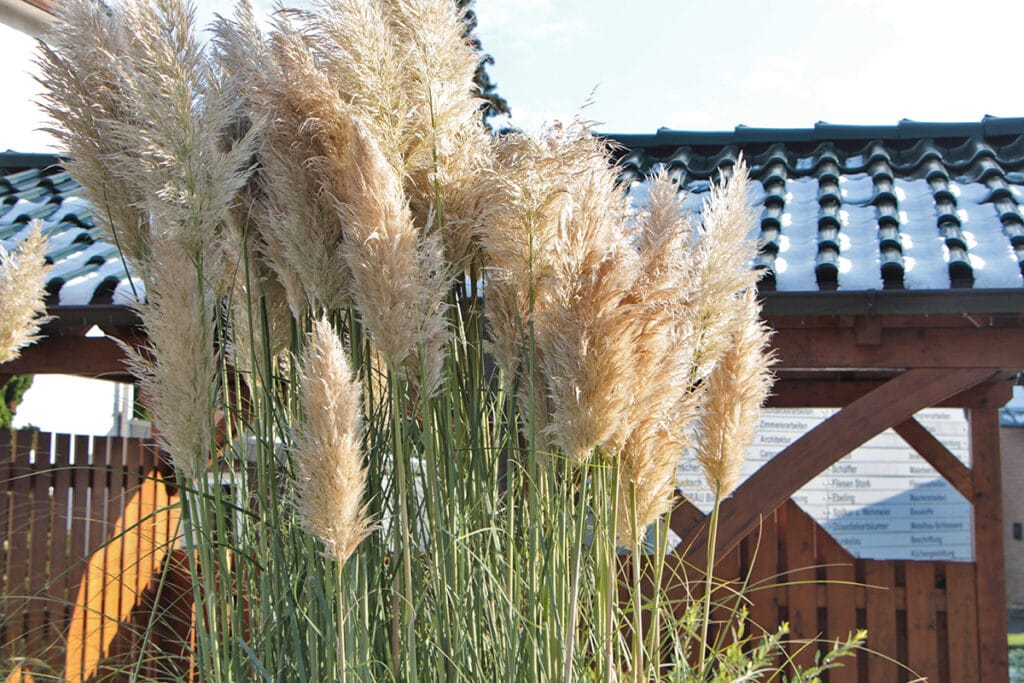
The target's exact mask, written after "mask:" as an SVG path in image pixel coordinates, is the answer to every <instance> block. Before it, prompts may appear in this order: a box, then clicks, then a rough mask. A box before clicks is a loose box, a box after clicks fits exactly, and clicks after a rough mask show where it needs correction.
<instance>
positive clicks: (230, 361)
mask: <svg viewBox="0 0 1024 683" xmlns="http://www.w3.org/2000/svg"><path fill="white" fill-rule="evenodd" d="M61 11H62V16H63V17H64V23H62V24H61V25H60V27H59V28H58V29H57V33H56V38H55V40H54V43H53V45H54V47H53V48H52V49H49V48H44V57H43V59H44V61H45V62H46V67H45V69H44V81H45V83H46V84H47V85H48V87H49V88H50V94H49V95H48V107H49V111H50V112H51V114H52V116H53V117H54V119H55V123H56V127H57V129H58V131H59V135H60V137H61V139H62V140H63V141H64V142H65V143H66V144H67V146H68V148H69V150H70V151H71V152H72V154H74V155H75V156H76V158H77V161H76V165H74V166H73V167H72V170H73V172H74V173H76V174H77V177H79V178H80V180H81V181H82V183H83V185H84V186H85V187H86V189H87V191H88V193H89V197H90V199H91V200H92V201H93V202H94V204H95V205H96V206H97V208H98V210H99V213H100V214H101V216H102V219H103V222H104V224H105V227H106V229H107V230H109V231H110V232H111V234H112V235H113V236H114V238H115V239H116V240H117V241H118V243H119V244H121V245H122V251H123V253H124V254H125V257H126V258H127V259H128V260H129V261H131V262H132V264H133V265H134V266H135V267H136V268H137V269H138V271H137V272H139V273H140V274H141V276H142V278H143V280H144V281H145V285H146V289H145V300H144V301H140V303H139V312H140V316H141V318H142V321H143V323H144V325H145V328H146V332H147V335H148V346H147V347H146V348H143V349H130V350H129V351H130V353H131V356H132V358H133V364H132V370H133V372H135V373H136V374H137V375H138V376H139V378H140V382H141V383H142V385H143V389H144V395H145V397H146V400H147V401H148V403H149V405H150V407H151V408H152V411H153V419H154V426H155V428H156V430H157V433H158V435H159V439H160V443H161V445H162V446H163V447H164V448H165V449H166V451H167V452H168V453H169V456H170V458H171V461H172V463H173V464H174V467H175V470H176V471H177V475H178V484H179V490H180V495H181V501H182V503H181V504H182V510H183V518H184V519H185V524H187V525H188V528H189V529H190V530H191V532H192V533H188V534H185V535H184V543H185V546H186V549H187V551H188V554H189V557H190V561H189V567H188V569H189V572H190V578H191V583H192V585H191V589H192V598H193V600H194V601H195V604H196V609H195V610H194V612H193V619H194V634H195V637H194V641H193V642H192V643H190V644H188V647H190V648H192V649H191V653H192V655H193V658H194V661H195V675H196V676H197V677H198V679H199V680H209V681H217V682H218V683H219V682H220V681H224V680H253V679H260V680H277V679H284V678H289V679H290V678H295V679H297V680H311V681H319V680H338V679H341V680H346V679H347V678H349V677H352V678H355V679H359V680H413V681H415V680H419V679H423V680H538V681H539V680H556V679H557V680H577V679H579V680H603V681H612V680H617V679H619V678H621V677H622V676H624V675H626V674H627V673H628V674H629V675H630V676H631V677H632V678H633V679H634V680H636V681H640V680H647V679H652V678H653V679H657V678H662V677H666V676H668V677H672V676H675V677H677V678H685V676H687V675H689V672H691V671H692V670H693V669H692V667H691V666H690V662H689V661H688V660H687V657H688V654H687V653H688V652H692V648H693V647H700V648H702V651H703V646H704V643H703V642H700V643H696V645H695V644H694V642H693V641H694V635H693V634H695V633H696V632H697V630H698V627H697V626H695V624H699V623H700V614H701V613H703V614H704V624H705V625H706V623H707V611H706V610H707V609H708V606H707V604H705V603H707V600H705V603H701V604H700V605H694V606H691V607H690V608H684V607H683V606H681V605H677V604H673V603H671V602H669V601H666V600H664V599H663V598H664V595H663V592H662V591H661V590H660V588H658V589H655V590H653V591H652V594H650V595H648V594H646V593H645V591H644V588H643V583H644V581H645V580H646V579H644V577H643V576H641V573H640V571H641V570H640V569H639V567H640V565H641V562H640V557H641V555H643V554H645V551H644V550H643V548H644V547H645V546H643V542H644V541H645V537H646V534H647V528H648V527H649V526H651V525H656V523H657V522H658V520H660V519H661V518H662V517H663V516H664V515H665V514H666V513H667V512H668V510H669V508H670V506H671V500H672V496H673V494H674V492H675V485H674V477H675V471H676V467H677V464H678V461H679V458H680V457H681V456H682V454H683V452H684V451H685V450H686V449H687V448H689V447H696V448H697V449H698V453H699V454H700V458H701V461H702V464H706V465H707V467H706V471H707V474H708V478H709V480H710V481H711V482H712V486H713V487H714V489H715V491H716V492H717V493H718V494H719V497H721V496H724V495H727V493H728V491H730V490H731V488H732V487H733V486H734V485H735V472H736V464H737V463H738V462H739V461H740V459H741V458H742V452H743V448H742V443H743V441H744V439H747V438H749V433H750V429H751V428H752V427H751V425H752V424H753V420H754V418H755V416H756V411H757V407H758V406H759V404H760V402H761V401H762V400H763V398H764V395H765V391H766V386H767V382H768V375H767V373H766V372H765V371H764V368H765V364H766V361H765V355H764V344H765V339H766V337H765V333H764V330H763V327H762V326H761V324H760V323H759V322H757V313H758V311H757V304H756V300H755V298H754V285H755V281H756V275H755V274H754V273H752V272H751V271H750V270H749V268H748V267H747V264H746V260H747V259H748V257H749V256H750V255H751V254H752V250H753V247H752V245H751V244H750V242H749V241H748V240H747V234H748V233H749V232H750V228H751V225H752V223H751V220H752V219H751V214H750V208H749V206H748V203H747V188H746V178H747V175H746V169H745V167H744V165H743V164H742V163H738V164H737V165H736V168H735V169H734V170H733V173H732V177H731V179H730V180H729V182H723V183H721V184H718V185H716V186H715V188H714V189H713V191H712V193H711V199H710V201H709V203H708V204H707V206H706V207H705V210H704V212H703V215H702V217H701V219H700V220H699V221H691V220H690V219H688V218H686V217H684V216H683V215H682V204H681V199H680V197H679V195H678V192H677V188H676V187H675V186H674V185H673V184H672V183H671V182H670V181H669V180H668V178H667V177H666V176H665V175H662V176H660V177H658V178H656V179H655V180H654V181H653V182H652V184H651V187H650V193H649V194H650V202H649V204H648V206H647V207H645V208H644V210H642V211H640V212H639V213H637V212H636V211H634V210H633V208H631V207H630V206H629V203H628V199H627V197H626V196H625V193H624V192H623V188H622V187H620V186H619V185H618V183H617V179H616V171H615V170H614V169H613V168H612V167H611V166H610V163H609V150H608V149H607V147H606V144H605V142H603V141H602V140H600V139H598V138H596V137H595V136H594V135H593V134H592V132H591V131H590V129H589V127H588V125H587V124H586V123H585V122H582V121H576V122H573V123H570V124H566V125H556V126H552V127H550V128H549V129H548V130H546V131H544V132H543V133H541V134H540V135H539V136H530V135H526V134H523V133H518V132H517V133H511V134H508V135H503V136H500V137H497V138H495V137H492V136H490V135H489V133H488V132H487V131H486V128H485V127H484V124H483V122H482V121H481V120H480V118H479V101H478V100H477V98H476V96H475V95H476V93H475V90H474V86H473V82H472V78H473V74H474V71H475V69H476V67H477V63H478V62H477V60H478V56H477V55H475V54H474V53H473V51H472V47H471V45H470V44H469V43H468V42H467V40H466V38H464V37H463V25H462V21H463V19H464V18H463V17H462V15H461V14H460V13H459V10H458V9H457V6H456V5H455V3H453V2H450V1H449V0H381V1H374V0H319V1H318V2H316V3H315V4H314V5H313V7H312V8H311V9H309V10H303V11H299V10H281V11H279V12H277V13H275V16H274V20H273V24H272V27H271V29H270V30H269V31H268V32H267V34H266V35H264V34H263V32H262V31H261V30H260V29H259V27H258V25H257V22H256V19H255V17H254V15H253V13H252V9H251V7H250V6H249V5H248V4H245V3H243V4H242V5H240V6H239V8H238V10H237V11H236V12H235V14H234V16H233V17H232V18H230V19H224V18H221V19H218V21H217V22H216V25H215V27H214V41H213V48H212V50H211V51H210V52H207V51H204V50H203V49H202V48H201V46H200V44H199V43H198V41H197V39H196V38H195V34H194V30H193V27H192V23H193V19H192V11H191V10H190V9H189V8H188V7H186V6H184V5H183V4H182V3H181V2H180V0H148V1H147V0H133V1H132V2H129V3H127V4H126V5H125V6H124V7H123V8H119V9H114V10H111V11H110V12H109V13H106V12H104V11H103V10H101V9H99V8H97V7H96V6H94V5H92V4H91V3H89V2H86V0H69V4H68V5H67V6H66V7H65V8H64V9H62V10H61ZM76 24H77V27H76ZM78 27H82V28H84V29H85V30H86V31H89V32H91V34H90V35H80V34H79V32H78V31H79V28H78ZM481 293H483V297H482V300H481V297H480V294H481ZM140 299H141V293H140ZM494 365H496V366H497V371H496V372H494V371H493V367H492V366H494ZM361 389H362V390H361ZM215 413H216V414H218V415H222V416H223V417H224V420H223V424H221V425H217V424H215V423H214V419H213V416H214V414H215ZM225 482H226V483H225ZM377 522H379V524H377ZM714 525H715V519H713V520H712V526H714ZM664 539H665V534H664V533H659V534H657V535H656V543H655V544H654V546H656V547H657V548H658V550H657V551H656V552H654V553H653V554H651V555H650V556H649V557H647V558H645V559H644V563H645V564H650V565H651V567H652V574H651V576H650V579H651V584H652V585H654V586H657V587H660V586H661V579H662V571H663V569H664V566H665V553H666V552H667V551H668V548H667V547H666V545H665V540H664ZM623 545H624V546H626V547H627V549H628V550H629V551H630V552H631V553H632V555H633V558H632V559H633V560H634V561H633V562H632V567H633V575H632V576H631V577H623V576H622V575H621V571H622V570H621V561H620V557H619V552H620V550H621V548H620V546H623ZM711 556H712V557H713V548H712V553H711ZM709 571H710V570H709ZM710 578H711V577H710V574H709V575H708V580H709V581H710ZM228 587H230V589H228ZM706 595H710V591H707V592H706ZM627 622H628V626H627ZM670 651H672V653H671V654H672V657H674V661H672V662H669V661H663V654H667V653H669V652H670ZM778 651H780V644H779V640H778V637H775V638H774V639H773V638H768V639H766V640H765V642H764V643H762V645H761V646H760V647H758V648H747V649H744V648H742V647H737V648H735V649H734V650H729V651H728V652H722V653H719V654H720V660H721V663H720V668H718V669H716V666H719V664H717V663H714V662H717V661H718V660H715V659H714V657H713V658H712V662H713V665H709V666H707V667H704V666H703V665H702V667H701V670H700V672H699V676H698V678H699V680H705V679H709V680H710V679H715V680H717V679H716V678H715V676H718V675H719V674H721V673H722V672H724V671H733V670H744V669H743V664H744V662H747V661H750V662H755V663H756V665H757V666H758V667H762V668H764V667H765V666H766V665H765V662H767V661H768V659H769V658H770V656H771V654H772V653H775V652H778ZM747 653H750V654H747ZM765 670H767V669H765ZM184 675H185V674H183V676H184Z"/></svg>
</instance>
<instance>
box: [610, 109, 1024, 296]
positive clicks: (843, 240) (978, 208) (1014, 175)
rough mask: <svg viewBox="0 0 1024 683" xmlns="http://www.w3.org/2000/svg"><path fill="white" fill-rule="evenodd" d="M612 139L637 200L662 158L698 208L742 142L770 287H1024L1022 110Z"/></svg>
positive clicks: (766, 286) (759, 263)
mask: <svg viewBox="0 0 1024 683" xmlns="http://www.w3.org/2000/svg"><path fill="white" fill-rule="evenodd" d="M609 137H611V138H612V139H613V140H614V141H615V142H617V143H618V144H620V145H622V147H623V149H621V150H619V152H618V157H619V163H620V164H621V166H622V169H623V170H622V176H623V178H624V180H626V181H629V182H630V192H631V194H632V195H633V196H634V197H635V198H636V201H637V202H638V203H642V202H643V201H644V197H645V194H646V189H645V178H646V177H647V176H648V175H649V174H651V173H652V172H653V171H655V170H657V169H660V168H664V169H667V171H668V173H669V175H670V176H671V177H672V178H673V179H675V180H676V181H677V182H678V183H679V184H680V186H681V187H682V188H684V189H686V190H688V191H689V192H690V195H689V197H688V199H687V203H688V205H690V206H692V207H693V208H694V209H696V208H697V207H699V205H700V203H701V202H702V201H703V199H704V193H705V192H706V191H707V189H708V185H709V181H710V180H713V179H715V178H716V177H717V176H718V175H719V174H720V173H722V172H724V173H725V174H726V175H728V174H729V173H730V172H731V169H732V166H733V165H734V164H735V163H736V160H737V159H738V158H739V155H740V154H741V153H742V154H743V156H744V157H745V158H746V160H747V163H748V164H749V165H750V170H751V176H752V178H753V179H754V180H755V181H756V182H754V188H755V197H754V199H755V201H756V203H757V205H758V212H759V225H758V228H757V237H759V238H760V241H761V247H760V251H759V254H758V256H757V259H756V263H755V266H756V267H758V268H763V269H764V270H765V276H764V278H763V279H762V288H763V290H765V291H772V290H776V291H779V292H813V291H818V292H821V291H834V290H839V291H868V290H883V289H885V290H917V291H923V290H949V289H952V288H956V289H960V288H970V289H975V290H982V289H984V290H1001V289H1020V288H1021V287H1022V285H1024V279H1022V274H1024V218H1022V210H1021V205H1022V204H1024V118H1015V119H1007V118H991V117H989V118H986V119H984V120H983V121H981V122H980V123H966V124H960V123H956V124H927V123H918V122H914V121H903V122H901V123H900V124H899V125H896V126H834V125H828V124H819V125H818V126H816V127H815V128H813V129H803V130H788V129H787V130H781V129H755V128H744V127H739V128H737V129H736V130H735V131H729V132H722V133H714V132H710V133H705V132H686V131H671V130H664V129H663V130H659V131H658V132H657V133H656V134H655V135H611V136H609Z"/></svg>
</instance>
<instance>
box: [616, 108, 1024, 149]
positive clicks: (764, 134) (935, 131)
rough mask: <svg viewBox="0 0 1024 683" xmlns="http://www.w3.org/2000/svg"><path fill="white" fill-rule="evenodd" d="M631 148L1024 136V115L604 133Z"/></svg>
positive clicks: (821, 122) (741, 125)
mask: <svg viewBox="0 0 1024 683" xmlns="http://www.w3.org/2000/svg"><path fill="white" fill-rule="evenodd" d="M600 135H601V136H602V137H606V138H609V139H611V140H614V141H616V142H618V143H620V144H623V145H625V146H626V147H629V148H636V147H660V146H680V145H734V144H757V143H761V144H770V143H779V142H782V143H799V142H804V143H821V142H840V141H842V142H845V141H864V142H867V141H871V140H921V139H934V138H971V137H982V138H990V137H998V136H1016V135H1024V117H999V116H985V117H984V118H983V119H982V120H981V121H976V122H929V121H914V120H912V119H903V120H901V121H900V122H899V123H897V124H896V125H892V126H880V125H848V124H834V123H827V122H824V121H819V122H818V123H816V124H814V127H813V128H765V127H757V126H746V125H743V124H740V125H738V126H736V128H735V129H733V130H731V131H730V130H722V131H699V130H675V129H671V128H659V129H658V130H657V131H656V132H655V133H640V134H635V133H601V134H600Z"/></svg>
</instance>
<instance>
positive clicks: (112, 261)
mask: <svg viewBox="0 0 1024 683" xmlns="http://www.w3.org/2000/svg"><path fill="white" fill-rule="evenodd" d="M19 161H20V163H21V164H23V165H24V167H21V168H19ZM81 195H82V188H81V186H79V185H78V183H76V182H75V181H74V180H72V179H71V176H70V175H68V173H67V172H66V171H63V170H60V169H59V167H57V166H55V165H54V158H53V157H49V156H46V155H18V154H12V153H5V154H0V244H2V245H3V247H4V248H5V249H13V248H14V247H16V246H17V244H18V242H19V241H21V240H22V239H24V237H25V236H26V235H27V234H28V222H29V221H30V220H32V219H34V218H39V219H42V221H43V226H42V232H43V234H44V235H46V236H47V238H48V239H49V245H48V248H47V252H46V260H47V261H48V262H49V263H51V264H52V265H53V268H52V269H51V271H50V275H49V280H48V281H47V283H46V289H47V292H48V298H47V304H48V305H51V306H82V305H87V304H97V303H108V304H109V303H120V304H125V303H128V302H129V301H130V300H131V298H129V297H126V296H125V294H126V293H130V292H131V287H130V284H129V282H128V274H127V272H126V271H125V267H124V263H123V262H122V261H121V259H120V257H118V255H117V249H116V248H115V247H114V245H112V244H110V243H109V242H108V241H106V239H105V238H104V237H103V235H102V232H101V231H100V229H99V228H97V227H95V225H94V223H93V216H92V208H91V207H90V206H89V203H88V202H86V201H85V200H84V199H82V197H81ZM136 286H137V287H138V286H139V283H136ZM118 292H120V294H118ZM58 310H59V309H58Z"/></svg>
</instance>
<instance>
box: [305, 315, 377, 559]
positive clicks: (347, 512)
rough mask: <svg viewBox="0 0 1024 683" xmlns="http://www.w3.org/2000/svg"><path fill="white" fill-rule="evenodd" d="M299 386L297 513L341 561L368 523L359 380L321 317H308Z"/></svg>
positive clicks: (366, 530)
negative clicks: (301, 414)
mask: <svg viewBox="0 0 1024 683" xmlns="http://www.w3.org/2000/svg"><path fill="white" fill-rule="evenodd" d="M299 386H300V392H299V393H300V396H301V397H302V407H303V410H304V412H305V420H304V421H303V422H302V426H301V431H300V433H299V435H298V439H297V442H298V443H297V445H296V449H295V453H294V455H295V464H296V469H297V472H296V475H297V482H296V483H297V491H296V505H297V508H298V511H299V518H300V520H301V522H302V525H303V527H304V528H305V529H306V530H307V531H308V532H309V533H311V534H312V535H314V536H316V537H317V538H319V539H320V540H321V541H322V542H323V544H324V545H325V546H326V549H327V555H328V556H330V557H331V558H333V559H334V560H335V561H336V562H337V563H338V564H339V565H344V564H345V562H346V561H347V560H348V558H349V557H350V556H351V555H352V552H353V551H354V550H355V549H356V546H358V545H359V543H360V542H361V541H362V540H363V539H364V538H366V537H367V536H368V535H369V534H370V532H371V531H372V530H373V523H372V520H371V519H370V518H369V516H368V515H367V512H366V506H365V505H364V504H363V494H364V490H365V488H366V468H365V467H364V466H363V457H362V454H361V453H360V450H359V439H360V424H359V408H360V401H361V398H360V391H359V383H358V382H357V381H356V380H354V379H353V378H352V371H351V369H350V368H349V363H348V360H347V358H346V356H345V349H344V348H343V347H342V344H341V341H340V340H339V339H338V337H337V335H336V334H335V333H334V330H333V329H332V328H331V325H330V323H329V322H328V321H327V320H326V319H321V320H317V321H316V322H314V323H313V330H312V332H311V333H310V335H309V338H308V342H307V345H306V349H305V350H304V351H303V354H302V360H301V371H300V376H299Z"/></svg>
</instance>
